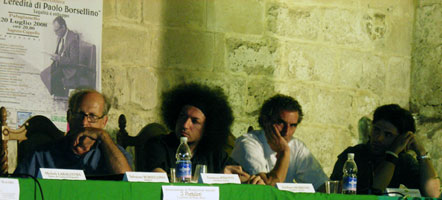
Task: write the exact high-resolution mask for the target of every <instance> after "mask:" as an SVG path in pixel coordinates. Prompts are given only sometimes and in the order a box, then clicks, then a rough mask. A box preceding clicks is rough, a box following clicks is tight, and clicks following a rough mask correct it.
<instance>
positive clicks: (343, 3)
mask: <svg viewBox="0 0 442 200" xmlns="http://www.w3.org/2000/svg"><path fill="white" fill-rule="evenodd" d="M359 1H360V0H333V1H330V0H296V1H293V0H278V2H281V3H286V4H288V5H289V6H290V4H293V5H295V6H296V5H308V6H332V7H346V8H357V7H359V5H360V2H359Z"/></svg>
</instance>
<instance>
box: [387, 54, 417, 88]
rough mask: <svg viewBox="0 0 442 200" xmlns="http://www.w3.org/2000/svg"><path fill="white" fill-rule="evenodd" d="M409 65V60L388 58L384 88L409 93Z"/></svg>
mask: <svg viewBox="0 0 442 200" xmlns="http://www.w3.org/2000/svg"><path fill="white" fill-rule="evenodd" d="M410 64H411V61H410V59H409V58H400V57H392V58H390V60H389V63H388V71H387V75H386V79H387V80H386V84H387V86H386V88H388V89H390V90H397V91H400V92H408V91H410V71H411V68H410Z"/></svg>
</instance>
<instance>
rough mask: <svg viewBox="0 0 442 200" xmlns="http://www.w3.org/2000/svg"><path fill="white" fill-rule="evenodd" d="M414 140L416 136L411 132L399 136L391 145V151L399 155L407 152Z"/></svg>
mask: <svg viewBox="0 0 442 200" xmlns="http://www.w3.org/2000/svg"><path fill="white" fill-rule="evenodd" d="M412 140H414V134H413V133H412V132H411V131H409V132H407V133H405V134H399V135H398V136H397V137H396V139H395V140H394V141H393V144H391V146H390V151H393V152H394V153H396V154H399V153H400V152H402V151H404V150H407V147H408V146H409V145H410V142H411V141H412Z"/></svg>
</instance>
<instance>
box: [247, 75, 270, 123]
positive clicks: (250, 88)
mask: <svg viewBox="0 0 442 200" xmlns="http://www.w3.org/2000/svg"><path fill="white" fill-rule="evenodd" d="M275 94H276V88H275V85H274V83H273V81H272V80H269V79H267V78H265V77H260V78H256V79H250V80H248V81H247V93H246V95H247V96H246V99H245V105H244V106H245V109H246V112H245V113H244V114H243V115H246V116H251V117H256V116H258V115H259V109H260V108H261V106H262V104H263V103H264V101H265V100H267V99H268V98H270V97H272V96H274V95H275Z"/></svg>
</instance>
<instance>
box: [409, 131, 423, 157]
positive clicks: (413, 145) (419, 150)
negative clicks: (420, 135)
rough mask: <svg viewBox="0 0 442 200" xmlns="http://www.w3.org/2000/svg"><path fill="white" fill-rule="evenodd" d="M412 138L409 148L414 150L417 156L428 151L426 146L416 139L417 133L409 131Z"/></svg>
mask: <svg viewBox="0 0 442 200" xmlns="http://www.w3.org/2000/svg"><path fill="white" fill-rule="evenodd" d="M408 133H410V135H411V138H410V141H409V142H408V146H407V150H413V151H414V152H415V153H416V155H417V156H423V155H425V154H426V153H427V151H426V150H425V148H424V146H423V145H422V144H421V143H420V142H419V141H418V140H417V139H416V135H415V134H413V133H412V132H411V131H409V132H408Z"/></svg>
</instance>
